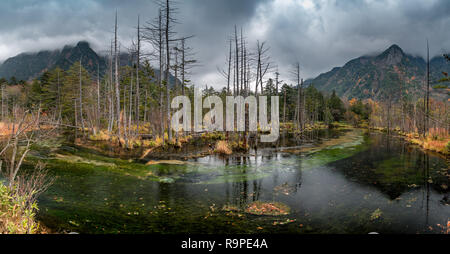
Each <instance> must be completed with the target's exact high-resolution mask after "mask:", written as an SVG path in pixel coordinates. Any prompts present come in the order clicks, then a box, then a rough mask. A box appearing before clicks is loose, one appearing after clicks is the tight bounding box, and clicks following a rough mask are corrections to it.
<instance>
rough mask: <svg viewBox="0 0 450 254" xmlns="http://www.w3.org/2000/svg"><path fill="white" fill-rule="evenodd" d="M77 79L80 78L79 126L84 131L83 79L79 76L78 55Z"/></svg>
mask: <svg viewBox="0 0 450 254" xmlns="http://www.w3.org/2000/svg"><path fill="white" fill-rule="evenodd" d="M79 79H80V95H79V96H80V97H79V100H80V121H81V128H82V130H83V133H84V118H83V81H82V78H81V57H80V73H79Z"/></svg>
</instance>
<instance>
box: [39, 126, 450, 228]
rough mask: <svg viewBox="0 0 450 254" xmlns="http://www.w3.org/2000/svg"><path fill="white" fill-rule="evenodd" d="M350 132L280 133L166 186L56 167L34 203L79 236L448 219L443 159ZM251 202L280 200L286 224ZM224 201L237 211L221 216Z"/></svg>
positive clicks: (208, 160) (419, 224)
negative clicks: (54, 178)
mask: <svg viewBox="0 0 450 254" xmlns="http://www.w3.org/2000/svg"><path fill="white" fill-rule="evenodd" d="M336 135H339V134H338V133H336V132H316V133H313V134H310V136H309V138H311V139H313V140H311V141H314V142H326V140H329V139H330V138H332V137H335V136H336ZM351 138H352V139H351V140H348V141H347V143H345V144H342V143H340V144H335V145H333V146H329V147H324V148H323V149H320V150H314V151H311V150H305V152H300V153H296V154H291V153H287V152H283V151H280V149H279V148H280V147H286V146H295V147H297V146H298V147H308V145H310V144H308V143H307V142H306V143H305V141H304V140H306V139H303V143H302V142H300V141H299V140H296V139H295V138H294V139H292V137H289V138H287V137H284V138H281V139H280V142H279V144H278V145H279V146H280V147H277V146H276V145H275V147H273V146H272V145H267V146H266V147H263V148H260V149H258V150H254V151H251V152H250V155H246V156H242V155H240V156H235V157H227V158H221V157H219V156H208V157H204V158H198V159H195V160H193V162H195V164H193V165H185V166H182V167H179V168H178V169H177V170H178V171H180V172H184V173H183V174H181V175H180V178H178V179H177V180H176V181H175V182H174V183H164V182H154V181H149V180H146V179H140V178H136V177H133V176H123V175H118V174H114V173H111V172H103V171H83V173H79V174H76V173H75V172H72V171H64V170H63V169H60V171H58V174H59V175H60V180H58V184H56V185H55V186H54V187H53V188H52V189H51V190H50V192H49V193H47V194H46V195H44V197H43V198H42V200H41V202H40V205H41V206H42V208H43V209H42V212H41V214H40V216H41V218H42V219H43V221H44V222H47V224H57V225H58V227H60V228H63V229H70V230H74V231H78V232H87V233H92V232H105V231H101V230H100V229H102V228H104V229H105V230H106V231H107V232H113V233H117V232H147V233H149V232H164V233H182V232H189V233H260V232H266V233H367V232H371V231H377V232H381V233H417V232H433V233H439V232H440V231H439V230H438V228H437V227H436V225H437V224H444V223H446V222H447V220H448V219H449V217H450V206H449V199H448V195H449V194H448V187H447V186H449V182H450V181H449V176H450V174H449V173H450V172H449V168H448V165H447V163H446V161H445V160H444V159H442V158H440V157H439V156H435V155H432V154H427V153H423V152H422V151H420V150H419V149H418V148H416V147H414V146H411V145H409V144H406V143H405V142H404V141H403V140H402V139H400V138H396V137H387V136H386V135H384V134H370V135H369V134H358V135H357V136H351ZM161 167H162V169H164V170H163V171H164V172H165V171H170V170H173V169H174V166H173V165H169V166H161ZM54 195H58V196H63V197H64V202H55V200H54ZM105 198H106V199H107V200H108V201H106V202H105ZM254 201H264V202H274V201H276V202H282V203H284V204H287V205H288V206H289V207H290V208H291V211H292V212H291V214H289V215H287V216H285V217H283V218H284V219H289V220H292V221H295V222H293V223H290V224H287V225H283V226H274V221H276V220H279V218H276V217H272V216H262V217H259V216H252V215H248V214H245V213H244V212H243V209H245V207H246V206H247V205H248V204H249V203H251V202H254ZM225 205H233V206H236V207H238V208H239V209H240V211H239V212H237V213H227V212H224V211H223V210H222V209H221V208H222V207H223V206H225ZM67 221H76V224H79V226H74V224H70V223H67ZM87 221H89V222H87ZM111 221H114V223H112V222H111ZM300 224H301V225H304V226H302V227H300V226H299V225H300ZM430 227H431V228H432V229H430ZM258 228H262V231H261V229H258ZM264 230H266V231H264Z"/></svg>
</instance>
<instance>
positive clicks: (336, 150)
mask: <svg viewBox="0 0 450 254" xmlns="http://www.w3.org/2000/svg"><path fill="white" fill-rule="evenodd" d="M369 146H370V141H369V138H368V136H356V137H353V138H352V140H351V141H347V142H344V143H341V144H336V145H333V146H330V147H327V148H324V149H321V150H319V151H313V152H309V153H307V154H306V156H305V157H304V158H302V167H303V168H315V167H320V166H324V165H327V164H329V163H331V162H335V161H339V160H343V159H346V158H350V157H352V156H354V155H356V154H358V153H360V152H363V151H365V150H367V149H368V148H369Z"/></svg>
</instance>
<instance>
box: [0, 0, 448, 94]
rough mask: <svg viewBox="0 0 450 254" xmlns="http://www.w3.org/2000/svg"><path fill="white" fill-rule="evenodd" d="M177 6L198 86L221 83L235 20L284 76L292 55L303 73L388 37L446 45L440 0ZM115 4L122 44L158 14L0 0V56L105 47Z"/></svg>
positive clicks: (153, 9) (441, 48)
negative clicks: (80, 45) (84, 44)
mask: <svg viewBox="0 0 450 254" xmlns="http://www.w3.org/2000/svg"><path fill="white" fill-rule="evenodd" d="M177 8H178V14H177V15H176V17H177V18H178V20H179V24H177V25H176V27H175V29H176V31H177V32H178V35H179V36H186V35H195V37H194V38H192V39H190V40H189V46H191V47H192V48H194V51H195V52H196V53H197V54H196V58H197V59H198V60H199V61H200V63H201V66H199V67H198V68H196V69H195V70H193V77H192V79H193V80H194V81H195V83H197V84H199V85H202V86H203V85H205V84H206V83H208V84H209V85H215V86H216V87H218V86H219V85H223V84H224V81H223V79H221V77H220V76H219V75H218V72H217V70H216V68H217V66H221V65H224V62H225V56H226V54H227V45H228V43H227V40H228V39H229V38H230V36H231V34H232V33H233V32H234V25H237V26H238V28H239V29H240V28H241V27H242V29H243V30H244V34H245V36H246V39H247V42H248V44H249V47H250V49H254V48H255V45H256V40H260V41H267V44H268V45H269V46H270V54H271V56H272V60H273V62H274V63H275V64H276V65H277V66H278V68H279V71H280V72H281V74H282V76H284V77H282V79H284V80H288V79H289V76H288V75H287V73H288V72H289V69H290V68H291V65H292V64H293V63H294V62H295V61H300V63H301V66H302V73H303V75H302V76H303V77H305V78H307V77H313V76H315V75H317V74H319V73H321V72H325V71H328V70H330V69H331V68H332V67H335V66H341V65H343V64H344V63H345V62H346V61H348V60H350V59H352V58H355V57H358V56H361V55H364V54H371V53H376V52H380V51H382V50H384V49H386V48H387V47H389V46H390V45H391V44H394V43H396V44H398V45H399V46H401V47H402V48H403V49H404V50H405V51H406V52H409V53H412V54H416V55H422V56H423V55H424V53H425V43H426V38H428V39H429V41H430V47H431V51H432V54H433V55H438V54H441V53H443V52H446V51H447V50H449V45H450V34H449V33H448V29H449V27H450V15H448V13H449V11H450V1H446V0H430V1H421V0H403V1H393V0H358V1H356V0H347V1H342V0H340V1H337V0H317V1H310V0H259V1H258V0H183V1H181V0H179V1H178V4H177ZM116 9H117V10H118V15H119V38H120V41H121V44H122V45H123V46H125V47H126V46H128V45H130V42H131V40H132V39H133V38H135V26H136V22H137V15H138V14H139V15H140V17H141V20H142V23H145V21H151V20H153V19H154V18H155V17H156V14H157V6H156V5H155V3H154V1H152V0H132V1H122V0H108V1H107V0H78V1H68V0H39V1H37V0H22V1H12V0H3V1H1V2H0V61H2V60H5V59H6V58H7V57H11V56H14V55H16V54H18V53H20V52H23V51H37V50H40V49H54V48H60V47H62V46H63V45H65V44H74V43H76V42H77V41H79V40H87V41H89V42H90V43H91V45H92V46H93V47H94V48H95V49H96V50H103V49H107V48H108V46H109V43H110V40H111V38H112V32H113V25H114V24H113V22H114V13H115V10H116ZM146 49H148V47H147V48H146ZM270 75H272V74H270ZM270 75H269V76H268V77H270Z"/></svg>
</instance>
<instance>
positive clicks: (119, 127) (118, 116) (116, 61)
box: [114, 11, 122, 143]
mask: <svg viewBox="0 0 450 254" xmlns="http://www.w3.org/2000/svg"><path fill="white" fill-rule="evenodd" d="M115 21H116V22H115V27H114V57H115V61H114V65H115V70H114V84H115V91H116V117H117V119H116V120H117V131H118V135H119V143H120V138H121V137H122V126H121V124H120V91H119V65H118V62H119V61H118V60H119V59H118V54H117V11H116V20H115Z"/></svg>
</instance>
